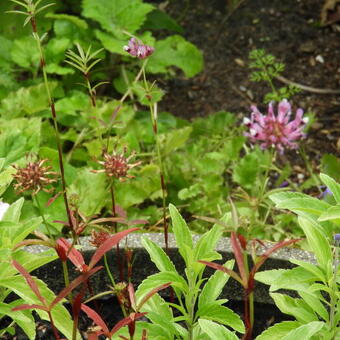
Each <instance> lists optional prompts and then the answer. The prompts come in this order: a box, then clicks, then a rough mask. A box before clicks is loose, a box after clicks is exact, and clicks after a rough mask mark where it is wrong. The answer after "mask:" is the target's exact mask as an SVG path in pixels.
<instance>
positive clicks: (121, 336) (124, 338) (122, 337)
mask: <svg viewBox="0 0 340 340" xmlns="http://www.w3.org/2000/svg"><path fill="white" fill-rule="evenodd" d="M119 337H120V338H121V339H123V340H129V339H128V338H127V337H126V336H123V335H120V336H119Z"/></svg>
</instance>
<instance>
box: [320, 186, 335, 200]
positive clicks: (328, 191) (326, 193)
mask: <svg viewBox="0 0 340 340" xmlns="http://www.w3.org/2000/svg"><path fill="white" fill-rule="evenodd" d="M320 188H321V189H325V190H324V191H323V192H322V193H321V194H320V195H319V198H326V197H327V196H332V195H333V193H332V191H331V190H330V189H329V188H328V187H326V186H325V185H322V186H321V187H320Z"/></svg>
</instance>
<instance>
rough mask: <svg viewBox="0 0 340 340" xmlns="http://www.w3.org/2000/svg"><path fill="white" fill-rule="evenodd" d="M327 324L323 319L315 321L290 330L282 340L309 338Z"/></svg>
mask: <svg viewBox="0 0 340 340" xmlns="http://www.w3.org/2000/svg"><path fill="white" fill-rule="evenodd" d="M324 325H325V324H324V323H323V322H321V321H313V322H310V323H308V324H307V325H303V326H300V327H298V328H296V329H294V330H292V331H290V332H289V333H288V334H287V335H286V336H285V337H284V338H282V340H301V339H303V340H308V339H310V338H311V337H312V336H313V335H315V334H316V333H317V332H318V331H319V330H321V328H322V327H323V326H324Z"/></svg>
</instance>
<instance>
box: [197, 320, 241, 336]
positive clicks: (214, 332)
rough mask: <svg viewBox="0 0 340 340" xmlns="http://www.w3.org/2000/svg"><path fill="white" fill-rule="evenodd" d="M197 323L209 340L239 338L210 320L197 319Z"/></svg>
mask: <svg viewBox="0 0 340 340" xmlns="http://www.w3.org/2000/svg"><path fill="white" fill-rule="evenodd" d="M198 323H199V325H200V327H201V329H202V330H203V332H205V333H207V334H208V336H209V337H210V339H211V340H217V339H221V340H222V339H223V340H238V339H239V338H238V337H237V336H236V335H235V334H234V333H233V332H231V331H230V330H229V329H227V328H225V327H224V326H222V325H219V324H218V323H215V322H213V321H210V320H205V319H199V320H198Z"/></svg>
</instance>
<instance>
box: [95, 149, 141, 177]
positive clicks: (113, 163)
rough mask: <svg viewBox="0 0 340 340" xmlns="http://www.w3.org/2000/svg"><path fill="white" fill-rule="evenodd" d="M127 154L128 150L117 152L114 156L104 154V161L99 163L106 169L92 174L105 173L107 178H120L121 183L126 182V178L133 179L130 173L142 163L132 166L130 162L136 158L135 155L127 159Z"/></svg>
mask: <svg viewBox="0 0 340 340" xmlns="http://www.w3.org/2000/svg"><path fill="white" fill-rule="evenodd" d="M125 154H126V149H124V151H123V152H122V153H118V152H116V151H114V152H113V153H112V154H109V153H104V156H103V157H104V160H103V161H99V162H98V163H99V164H101V165H102V166H103V167H104V169H101V170H92V172H96V173H99V172H105V173H106V175H107V176H109V177H115V178H118V179H119V180H120V181H124V180H125V179H126V178H133V177H134V176H131V175H129V174H128V171H129V170H130V169H132V168H134V167H136V166H138V165H140V164H141V162H136V163H132V164H131V163H129V162H130V160H131V158H133V157H134V156H135V153H132V154H131V155H130V156H129V157H126V156H125Z"/></svg>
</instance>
